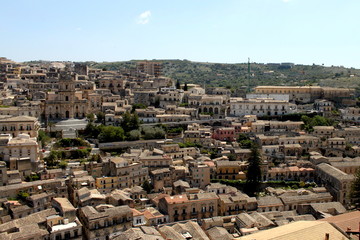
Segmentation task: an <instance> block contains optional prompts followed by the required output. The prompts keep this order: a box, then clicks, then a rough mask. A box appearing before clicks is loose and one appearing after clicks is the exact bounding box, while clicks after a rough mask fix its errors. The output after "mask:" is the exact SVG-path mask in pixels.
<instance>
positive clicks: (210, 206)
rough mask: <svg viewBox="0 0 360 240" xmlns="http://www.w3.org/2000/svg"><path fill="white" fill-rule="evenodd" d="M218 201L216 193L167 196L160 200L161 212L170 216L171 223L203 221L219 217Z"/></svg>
mask: <svg viewBox="0 0 360 240" xmlns="http://www.w3.org/2000/svg"><path fill="white" fill-rule="evenodd" d="M218 199H219V197H218V196H217V195H216V194H215V193H197V194H189V196H187V195H186V194H182V195H174V196H167V197H164V198H161V199H160V200H159V206H158V207H159V210H160V211H162V212H163V213H165V214H166V215H169V221H170V222H177V221H181V220H188V219H193V218H196V219H199V220H200V219H203V218H208V217H213V216H217V215H218Z"/></svg>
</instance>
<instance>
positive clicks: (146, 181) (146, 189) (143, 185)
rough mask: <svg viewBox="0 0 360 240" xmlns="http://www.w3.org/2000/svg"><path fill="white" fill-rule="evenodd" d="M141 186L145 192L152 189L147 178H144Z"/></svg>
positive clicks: (149, 191)
mask: <svg viewBox="0 0 360 240" xmlns="http://www.w3.org/2000/svg"><path fill="white" fill-rule="evenodd" d="M142 188H143V189H144V190H145V191H146V192H147V193H151V191H152V190H153V186H152V185H151V184H150V183H149V181H148V180H145V181H144V182H143V184H142Z"/></svg>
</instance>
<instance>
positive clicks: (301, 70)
mask: <svg viewBox="0 0 360 240" xmlns="http://www.w3.org/2000/svg"><path fill="white" fill-rule="evenodd" d="M156 61H159V62H162V64H163V74H164V75H165V76H167V77H171V78H173V79H175V80H179V81H180V82H181V83H185V82H187V83H197V84H201V85H203V84H206V86H220V87H229V88H234V87H239V86H246V85H248V83H249V82H250V84H251V86H252V87H253V86H257V85H320V86H329V87H346V88H355V87H358V86H359V84H360V69H354V68H345V67H337V66H332V67H325V66H320V65H293V66H290V65H280V64H260V63H251V72H250V73H251V74H250V75H251V77H250V81H248V77H247V76H248V66H247V63H239V64H222V63H202V62H191V61H187V60H156ZM136 62H137V61H134V60H133V61H126V62H103V63H94V62H91V63H90V62H89V64H90V66H91V67H94V68H104V69H107V70H116V69H121V68H129V67H135V66H136Z"/></svg>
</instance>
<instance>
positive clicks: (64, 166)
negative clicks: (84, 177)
mask: <svg viewBox="0 0 360 240" xmlns="http://www.w3.org/2000/svg"><path fill="white" fill-rule="evenodd" d="M67 165H68V163H67V162H66V161H61V162H59V164H58V166H59V167H60V168H61V169H66V167H67Z"/></svg>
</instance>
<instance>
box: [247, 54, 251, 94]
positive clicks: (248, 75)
mask: <svg viewBox="0 0 360 240" xmlns="http://www.w3.org/2000/svg"><path fill="white" fill-rule="evenodd" d="M250 71H251V67H250V58H248V74H247V77H248V92H250V89H251V86H250Z"/></svg>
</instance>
